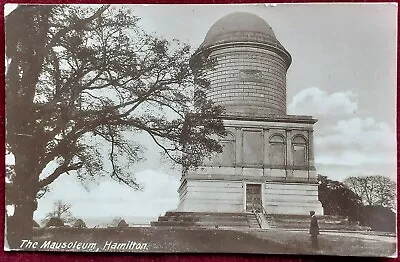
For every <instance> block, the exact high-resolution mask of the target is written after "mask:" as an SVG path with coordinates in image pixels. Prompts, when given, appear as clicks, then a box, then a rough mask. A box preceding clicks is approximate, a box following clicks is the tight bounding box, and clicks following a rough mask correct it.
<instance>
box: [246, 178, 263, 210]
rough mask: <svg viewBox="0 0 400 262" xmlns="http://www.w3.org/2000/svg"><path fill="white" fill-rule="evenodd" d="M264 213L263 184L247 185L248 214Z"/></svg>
mask: <svg viewBox="0 0 400 262" xmlns="http://www.w3.org/2000/svg"><path fill="white" fill-rule="evenodd" d="M253 211H256V212H262V201H261V184H246V212H253Z"/></svg>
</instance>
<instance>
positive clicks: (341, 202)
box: [318, 175, 363, 221]
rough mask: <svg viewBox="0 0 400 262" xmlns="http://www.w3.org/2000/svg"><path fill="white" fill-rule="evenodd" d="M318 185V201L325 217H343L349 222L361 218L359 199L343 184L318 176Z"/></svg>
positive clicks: (360, 202) (361, 206) (361, 208)
mask: <svg viewBox="0 0 400 262" xmlns="http://www.w3.org/2000/svg"><path fill="white" fill-rule="evenodd" d="M318 183H319V186H318V199H319V201H321V203H322V206H323V208H324V214H325V215H336V216H343V217H347V218H348V219H349V220H351V221H357V220H360V219H361V218H362V211H363V204H362V201H361V198H360V197H359V196H358V195H357V194H355V193H354V192H353V191H352V190H351V189H349V188H348V187H347V186H346V185H345V184H343V183H342V182H339V181H335V180H331V179H329V178H328V177H327V176H322V175H318Z"/></svg>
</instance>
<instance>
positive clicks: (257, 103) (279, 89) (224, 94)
mask: <svg viewBox="0 0 400 262" xmlns="http://www.w3.org/2000/svg"><path fill="white" fill-rule="evenodd" d="M211 57H213V58H215V59H216V60H217V65H216V66H215V68H214V69H213V70H209V71H208V72H207V74H206V77H207V78H208V79H209V80H210V81H211V89H210V90H209V91H208V93H207V95H208V98H210V99H212V100H213V101H214V102H215V103H217V104H220V105H222V106H224V107H225V109H226V114H228V115H244V116H263V115H269V114H276V115H285V114H286V71H287V66H286V64H285V61H284V60H283V59H282V57H280V56H279V55H278V54H277V53H275V52H272V51H270V50H267V49H263V48H256V47H251V46H230V47H225V48H224V49H219V50H214V51H213V52H212V55H211Z"/></svg>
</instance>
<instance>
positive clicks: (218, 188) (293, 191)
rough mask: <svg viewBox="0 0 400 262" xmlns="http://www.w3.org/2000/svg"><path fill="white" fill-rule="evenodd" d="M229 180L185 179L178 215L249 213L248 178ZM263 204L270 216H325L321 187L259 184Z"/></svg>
mask: <svg viewBox="0 0 400 262" xmlns="http://www.w3.org/2000/svg"><path fill="white" fill-rule="evenodd" d="M236 179H237V180H228V179H219V180H216V179H198V178H197V179H191V178H189V179H183V180H182V184H181V186H180V188H179V190H178V192H179V197H180V203H179V206H178V208H177V210H176V211H178V212H232V213H241V212H242V213H244V212H246V186H247V184H254V182H253V181H249V180H247V179H246V178H245V177H240V178H239V177H237V178H236ZM256 184H259V185H260V186H261V200H262V205H263V207H264V209H265V211H266V212H267V213H268V214H288V215H308V214H309V211H311V210H313V211H315V213H316V214H317V215H323V208H322V205H321V203H320V202H319V201H318V184H312V183H287V182H266V181H264V182H261V181H260V182H258V183H256Z"/></svg>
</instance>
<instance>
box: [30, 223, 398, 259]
mask: <svg viewBox="0 0 400 262" xmlns="http://www.w3.org/2000/svg"><path fill="white" fill-rule="evenodd" d="M36 233H37V235H36V237H35V239H34V240H36V241H38V242H39V243H43V241H45V240H51V241H57V242H69V241H79V242H95V243H97V246H98V247H99V248H100V250H98V251H107V250H102V247H103V246H104V244H105V243H106V241H114V242H123V241H129V240H131V241H136V242H141V243H144V242H146V243H148V245H147V248H146V249H145V250H120V251H133V252H138V251H142V252H143V251H144V252H204V253H265V254H313V253H316V254H326V255H354V256H390V255H392V254H393V253H394V252H395V244H394V241H395V238H393V242H385V241H376V240H365V239H360V238H356V237H349V236H335V235H324V234H322V235H320V237H319V239H320V247H321V250H319V251H317V252H314V251H312V250H311V249H310V239H309V236H308V234H307V233H306V232H286V231H277V230H271V231H264V232H260V231H248V232H239V231H233V230H215V229H184V228H174V229H168V228H127V229H116V228H105V229H81V230H79V229H72V228H59V229H56V228H54V229H39V230H38V231H37V232H36Z"/></svg>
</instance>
